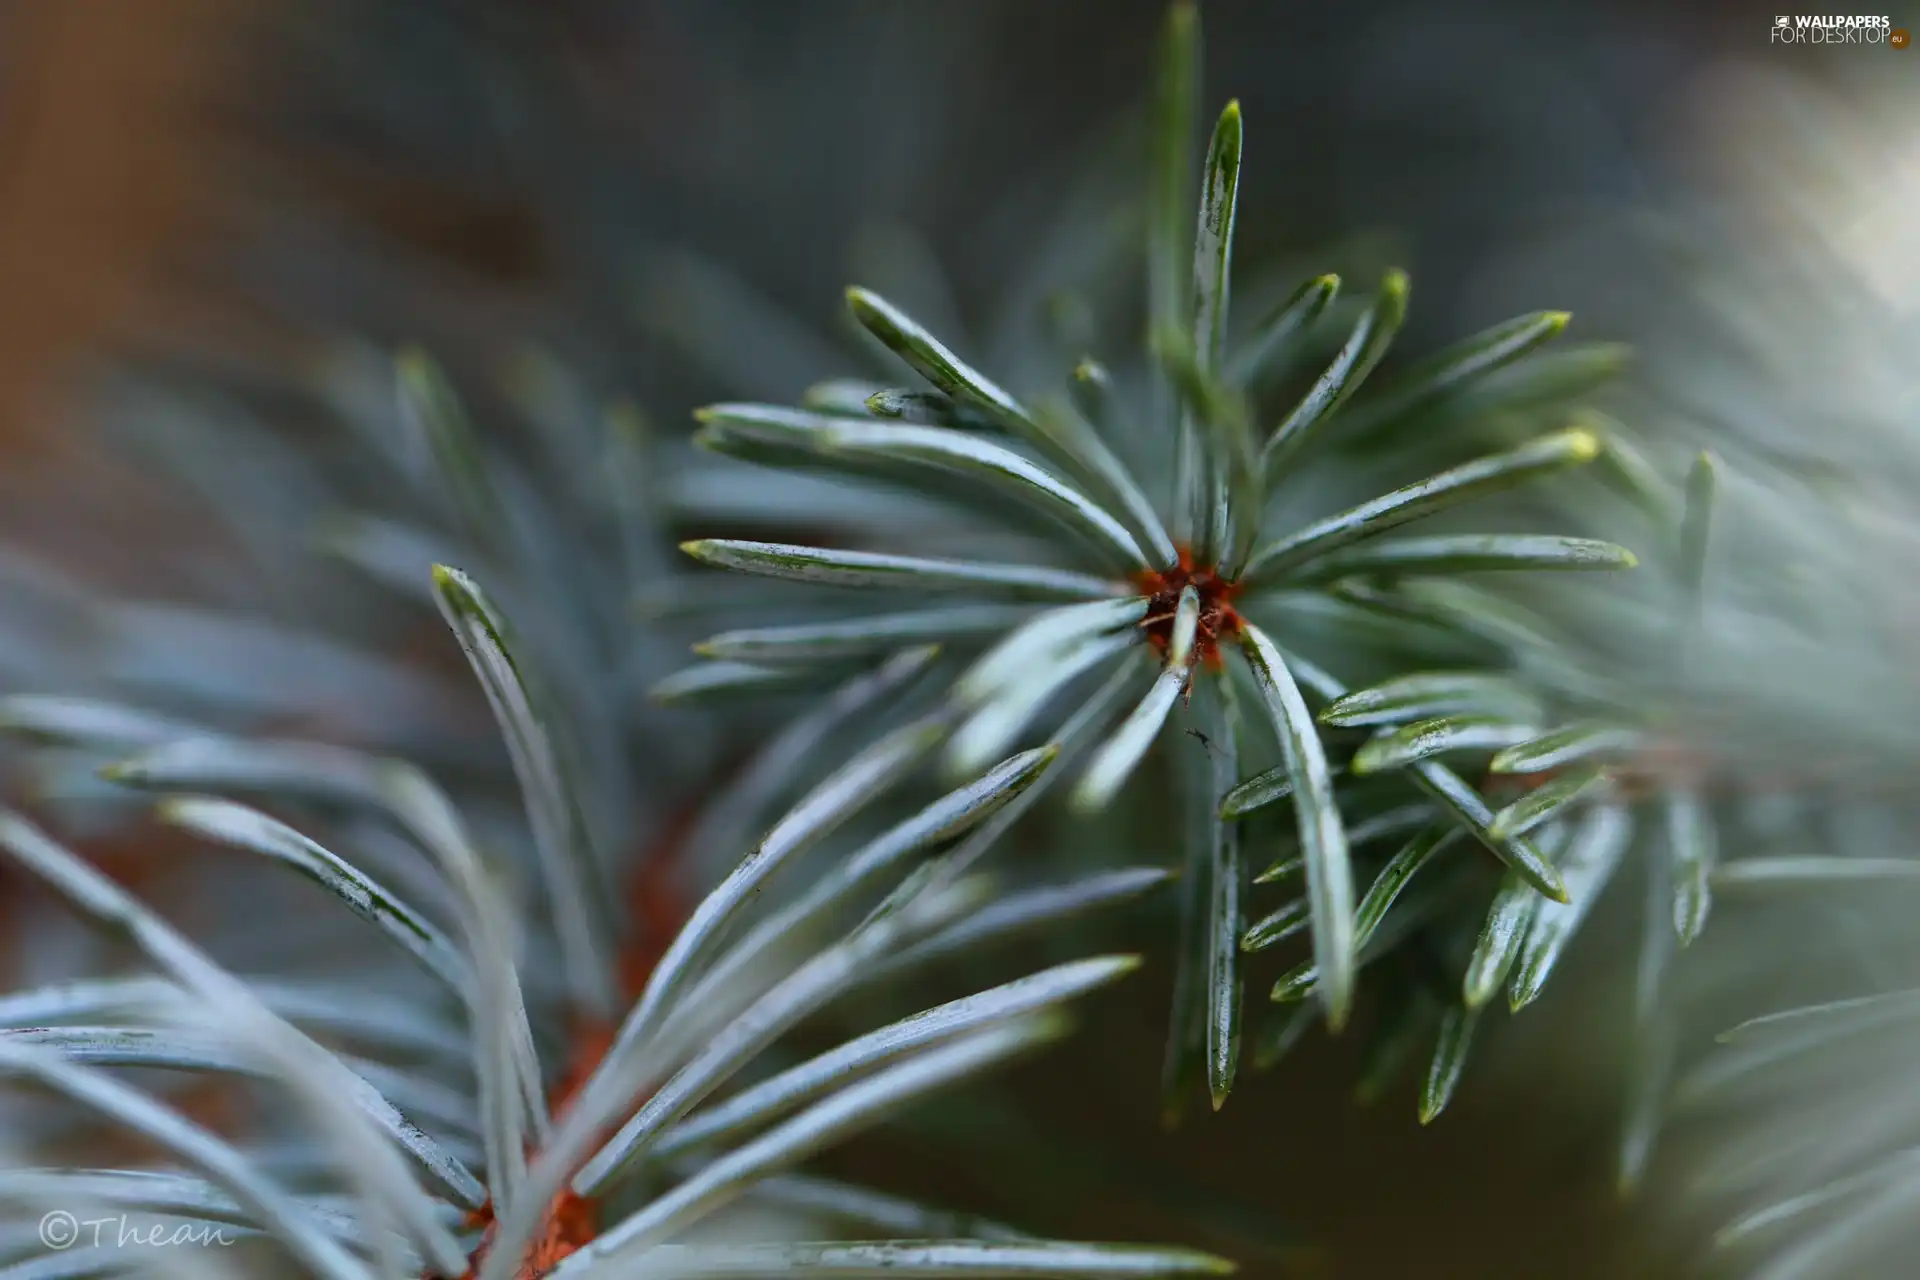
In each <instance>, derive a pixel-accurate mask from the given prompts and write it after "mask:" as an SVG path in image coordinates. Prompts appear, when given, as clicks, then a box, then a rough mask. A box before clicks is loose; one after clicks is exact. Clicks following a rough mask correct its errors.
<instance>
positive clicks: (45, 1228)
mask: <svg viewBox="0 0 1920 1280" xmlns="http://www.w3.org/2000/svg"><path fill="white" fill-rule="evenodd" d="M79 1238H80V1220H79V1219H78V1218H76V1217H74V1216H73V1215H72V1214H70V1213H68V1212H67V1211H66V1210H64V1209H55V1210H54V1211H53V1212H52V1213H50V1214H48V1215H47V1216H46V1217H44V1218H42V1219H40V1243H41V1244H43V1245H45V1246H47V1248H49V1249H71V1248H73V1242H74V1241H76V1240H78V1239H79Z"/></svg>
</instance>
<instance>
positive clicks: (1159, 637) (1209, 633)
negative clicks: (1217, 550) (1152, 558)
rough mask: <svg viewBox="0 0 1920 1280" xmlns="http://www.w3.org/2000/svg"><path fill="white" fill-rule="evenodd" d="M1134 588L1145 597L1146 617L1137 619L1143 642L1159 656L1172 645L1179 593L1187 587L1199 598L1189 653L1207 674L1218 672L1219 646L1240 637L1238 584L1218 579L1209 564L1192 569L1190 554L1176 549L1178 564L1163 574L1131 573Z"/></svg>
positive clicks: (1157, 571)
mask: <svg viewBox="0 0 1920 1280" xmlns="http://www.w3.org/2000/svg"><path fill="white" fill-rule="evenodd" d="M1133 582H1134V585H1135V586H1137V587H1138V588H1139V589H1140V594H1141V595H1143V596H1146V597H1147V616H1146V617H1144V618H1142V619H1141V620H1140V626H1141V627H1142V628H1143V629H1144V630H1145V631H1146V633H1147V639H1148V641H1150V642H1151V643H1152V645H1153V647H1154V648H1155V649H1158V650H1159V651H1160V653H1161V654H1162V655H1165V653H1166V652H1167V650H1168V649H1169V648H1171V647H1172V645H1173V617H1174V614H1176V613H1177V612H1179V609H1180V593H1181V592H1183V591H1185V590H1186V589H1187V588H1188V587H1189V586H1191V587H1192V588H1193V589H1194V591H1195V592H1196V593H1197V594H1198V595H1199V597H1200V625H1199V627H1198V628H1197V629H1196V630H1195V632H1194V637H1193V653H1194V658H1195V660H1196V661H1197V662H1199V663H1201V664H1202V665H1204V666H1205V667H1206V668H1207V669H1208V670H1209V671H1218V670H1219V669H1220V646H1221V644H1222V643H1224V642H1226V641H1229V640H1232V639H1233V638H1234V637H1235V636H1237V635H1239V634H1240V625H1241V624H1240V614H1239V613H1238V612H1237V611H1235V609H1234V607H1233V598H1234V597H1235V596H1236V595H1238V594H1239V593H1240V584H1239V583H1238V582H1231V581H1228V580H1227V579H1225V578H1223V577H1221V576H1220V572H1219V570H1218V569H1216V568H1215V567H1214V566H1213V565H1201V566H1197V567H1196V566H1195V564H1194V560H1193V552H1192V551H1191V550H1190V549H1189V548H1187V547H1181V548H1180V560H1179V563H1177V564H1176V565H1174V567H1173V568H1171V569H1167V570H1164V571H1159V570H1149V571H1147V572H1145V573H1139V574H1135V575H1134V578H1133Z"/></svg>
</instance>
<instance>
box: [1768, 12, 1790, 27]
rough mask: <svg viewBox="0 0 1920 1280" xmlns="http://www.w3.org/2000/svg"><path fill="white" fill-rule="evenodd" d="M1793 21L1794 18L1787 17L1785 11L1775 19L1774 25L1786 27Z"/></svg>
mask: <svg viewBox="0 0 1920 1280" xmlns="http://www.w3.org/2000/svg"><path fill="white" fill-rule="evenodd" d="M1792 21H1793V20H1792V19H1791V18H1789V17H1787V15H1786V14H1784V13H1783V14H1781V15H1780V16H1779V17H1777V18H1775V19H1774V20H1773V25H1774V26H1776V27H1784V26H1788V25H1789V24H1791V22H1792Z"/></svg>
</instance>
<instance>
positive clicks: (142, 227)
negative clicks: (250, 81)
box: [0, 0, 264, 458]
mask: <svg viewBox="0 0 1920 1280" xmlns="http://www.w3.org/2000/svg"><path fill="white" fill-rule="evenodd" d="M263 3H264V0H89V2H88V3H84V4H61V3H25V4H12V5H8V6H5V7H0V441H4V444H5V447H6V449H7V450H8V453H9V455H10V456H13V457H16V458H17V456H18V455H19V453H20V452H21V451H22V450H25V449H29V448H33V447H35V446H38V447H40V448H44V447H46V446H48V445H51V444H54V443H56V442H57V441H58V437H59V433H60V422H61V406H60V396H59V391H58V388H59V386H60V382H61V378H62V375H63V374H64V373H66V372H67V371H68V370H70V369H71V368H72V367H73V365H74V363H75V362H76V361H79V360H83V359H85V358H86V357H87V356H88V355H89V354H90V353H92V352H95V351H98V350H101V349H108V348H111V347H113V346H115V345H118V344H119V343H121V342H124V341H127V340H129V339H131V338H134V337H136V336H137V335H138V333H139V331H140V330H141V329H143V328H147V327H150V326H153V325H155V324H158V323H166V324H169V325H171V324H176V323H177V322H178V319H179V315H180V311H181V310H190V309H191V308H192V307H193V306H194V305H195V302H194V300H193V299H191V298H190V297H184V296H180V295H181V293H182V289H181V288H180V287H178V285H177V284H175V283H174V282H170V280H169V274H170V264H173V263H176V262H178V261H180V260H181V259H182V257H183V256H186V255H188V254H190V253H191V252H192V251H193V247H194V245H195V244H196V242H198V241H201V240H203V239H204V238H205V237H208V236H209V235H211V234H213V232H214V218H215V210H216V209H218V208H219V205H220V201H219V188H220V185H221V183H222V182H223V181H226V180H227V179H228V177H229V175H228V173H227V172H226V171H225V169H224V166H222V164H221V163H220V153H219V150H218V148H214V147H209V146H207V145H205V139H204V136H203V135H204V130H203V129H202V128H200V127H199V126H200V125H201V123H202V122H203V121H204V120H205V118H206V115H207V108H208V104H209V103H210V102H212V101H213V100H215V99H216V98H218V97H221V96H225V95H226V94H228V93H231V92H232V91H233V89H234V87H235V80H236V78H237V77H238V75H239V74H240V72H241V64H240V60H239V59H238V58H236V57H234V56H232V55H233V51H234V40H233V36H234V33H235V32H236V30H237V29H238V26H239V24H240V23H241V22H243V21H244V20H245V19H246V18H247V17H248V16H249V15H250V14H251V13H252V12H253V11H257V10H258V9H260V8H261V7H263Z"/></svg>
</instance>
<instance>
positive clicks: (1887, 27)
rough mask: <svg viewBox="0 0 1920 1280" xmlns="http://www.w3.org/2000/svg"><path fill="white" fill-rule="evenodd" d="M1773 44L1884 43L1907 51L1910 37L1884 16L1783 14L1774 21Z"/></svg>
mask: <svg viewBox="0 0 1920 1280" xmlns="http://www.w3.org/2000/svg"><path fill="white" fill-rule="evenodd" d="M1771 41H1772V43H1774V44H1883V45H1887V46H1889V47H1891V48H1895V49H1905V48H1906V47H1907V46H1908V45H1909V44H1910V43H1911V37H1910V36H1909V35H1908V34H1907V31H1906V29H1905V28H1904V27H1895V26H1894V25H1893V19H1892V18H1889V17H1886V16H1884V15H1882V16H1880V17H1866V16H1860V15H1851V14H1836V13H1800V14H1786V13H1783V14H1780V15H1778V16H1776V17H1775V18H1774V20H1773V31H1772V33H1771Z"/></svg>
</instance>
